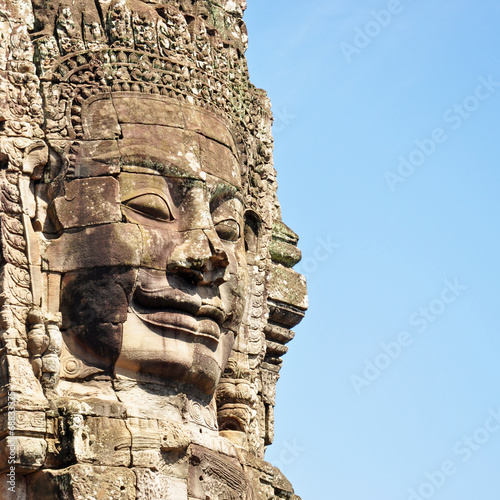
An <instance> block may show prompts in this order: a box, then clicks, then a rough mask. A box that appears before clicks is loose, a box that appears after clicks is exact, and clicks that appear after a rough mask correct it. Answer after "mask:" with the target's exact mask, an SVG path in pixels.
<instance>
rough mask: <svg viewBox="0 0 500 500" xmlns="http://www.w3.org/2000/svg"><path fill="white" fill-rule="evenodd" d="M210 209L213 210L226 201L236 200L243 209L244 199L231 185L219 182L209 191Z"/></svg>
mask: <svg viewBox="0 0 500 500" xmlns="http://www.w3.org/2000/svg"><path fill="white" fill-rule="evenodd" d="M209 193H210V209H211V210H212V211H213V210H215V209H216V208H217V207H218V206H219V205H220V204H221V203H222V202H224V201H226V200H227V199H231V198H236V199H237V200H238V201H239V202H240V203H241V204H242V205H243V206H244V207H245V206H246V205H245V199H244V198H243V195H242V194H241V192H240V191H238V189H237V188H235V187H234V186H231V184H226V183H223V182H220V183H218V184H216V185H215V186H214V187H213V188H211V189H210V191H209Z"/></svg>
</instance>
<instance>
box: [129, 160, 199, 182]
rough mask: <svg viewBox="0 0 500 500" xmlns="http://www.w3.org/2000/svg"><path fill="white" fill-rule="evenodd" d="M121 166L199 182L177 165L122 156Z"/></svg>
mask: <svg viewBox="0 0 500 500" xmlns="http://www.w3.org/2000/svg"><path fill="white" fill-rule="evenodd" d="M119 161H120V165H121V166H123V165H130V166H131V167H132V166H136V167H144V168H150V169H151V170H156V172H158V173H160V174H162V175H165V176H169V177H179V178H183V179H194V180H199V179H197V178H196V177H193V176H192V175H189V174H187V173H186V172H183V171H182V169H180V168H179V167H176V166H175V165H169V164H165V163H160V162H158V161H155V160H152V159H151V158H139V157H137V156H121V157H120V158H119Z"/></svg>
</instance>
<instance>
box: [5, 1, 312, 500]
mask: <svg viewBox="0 0 500 500" xmlns="http://www.w3.org/2000/svg"><path fill="white" fill-rule="evenodd" d="M245 8H246V1H245V0H213V1H211V0H173V1H169V0H164V1H155V0H150V1H140V0H81V1H76V0H75V1H70V0H33V1H31V2H30V1H28V0H0V167H1V168H0V185H1V189H0V249H1V252H0V498H1V499H16V500H35V499H36V500H59V499H61V500H62V499H64V500H66V499H68V500H77V499H78V500H87V499H104V500H115V499H116V500H136V499H137V500H139V499H140V500H143V499H166V500H188V499H189V500H241V499H243V500H278V499H287V500H289V499H290V500H293V499H295V500H297V499H298V498H299V497H298V496H296V495H295V494H294V491H293V488H292V486H291V485H290V483H289V481H288V480H287V479H286V478H285V477H284V475H283V474H282V473H281V472H280V471H279V470H278V469H277V468H275V467H273V466H272V465H271V464H270V463H268V462H266V461H265V459H264V452H265V449H266V447H267V446H269V445H271V443H272V442H273V429H274V405H275V393H276V383H277V381H278V378H279V372H280V367H281V365H282V356H283V355H284V354H285V353H286V352H287V343H288V342H289V341H290V340H291V339H292V338H293V336H294V333H293V331H292V328H293V327H294V326H295V325H297V324H298V323H299V322H300V320H301V319H302V318H303V316H304V312H305V310H306V309H307V295H306V284H305V278H304V277H303V276H301V275H300V274H298V273H297V272H295V271H294V270H293V266H294V265H295V264H296V263H297V262H298V261H299V260H300V258H301V254H300V251H299V250H298V248H297V240H298V237H297V235H296V234H295V233H294V232H293V231H292V230H291V229H290V228H289V227H288V226H287V225H285V223H284V222H283V221H282V220H281V212H280V205H279V203H278V200H277V196H276V190H277V182H276V171H275V170H274V167H273V158H272V151H273V138H272V135H271V125H272V114H271V105H270V102H269V99H268V97H267V96H266V93H265V92H264V91H262V90H259V89H257V88H255V87H254V86H253V85H252V84H251V83H250V81H249V76H248V68H247V64H246V59H245V50H246V47H247V31H246V28H245V24H244V22H243V19H242V18H243V11H244V10H245Z"/></svg>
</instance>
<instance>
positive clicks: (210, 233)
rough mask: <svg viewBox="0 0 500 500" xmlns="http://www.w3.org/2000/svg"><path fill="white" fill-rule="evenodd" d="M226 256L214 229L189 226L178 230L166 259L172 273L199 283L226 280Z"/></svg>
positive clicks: (216, 283)
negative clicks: (190, 227) (176, 243)
mask: <svg viewBox="0 0 500 500" xmlns="http://www.w3.org/2000/svg"><path fill="white" fill-rule="evenodd" d="M228 265H229V261H228V257H227V254H226V252H225V251H224V249H223V247H222V242H221V241H220V238H219V236H218V235H217V233H216V231H215V230H214V229H192V230H188V231H184V232H183V233H182V234H181V242H180V244H178V245H176V247H175V248H174V250H173V251H172V253H171V255H170V258H169V259H168V262H167V273H173V274H176V275H178V276H180V277H183V278H184V279H187V280H189V281H192V282H194V283H196V284H199V285H220V284H222V283H224V282H225V281H227V278H226V277H225V274H226V269H227V267H228Z"/></svg>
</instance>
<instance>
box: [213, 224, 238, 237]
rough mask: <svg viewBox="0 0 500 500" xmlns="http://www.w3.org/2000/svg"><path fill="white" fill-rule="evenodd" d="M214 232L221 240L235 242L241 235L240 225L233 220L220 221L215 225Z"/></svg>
mask: <svg viewBox="0 0 500 500" xmlns="http://www.w3.org/2000/svg"><path fill="white" fill-rule="evenodd" d="M215 230H216V231H217V234H218V235H219V238H220V239H221V240H226V241H237V240H238V239H239V237H240V235H241V232H240V225H239V224H238V223H237V222H236V221H235V220H233V219H225V220H221V221H220V222H218V223H217V224H215Z"/></svg>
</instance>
